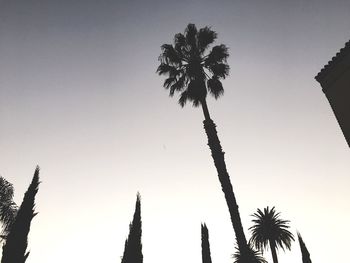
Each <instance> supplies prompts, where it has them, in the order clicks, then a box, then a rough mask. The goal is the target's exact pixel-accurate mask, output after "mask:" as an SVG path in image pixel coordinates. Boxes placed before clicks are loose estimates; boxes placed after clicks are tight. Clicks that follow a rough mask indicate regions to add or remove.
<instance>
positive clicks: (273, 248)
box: [269, 240, 278, 263]
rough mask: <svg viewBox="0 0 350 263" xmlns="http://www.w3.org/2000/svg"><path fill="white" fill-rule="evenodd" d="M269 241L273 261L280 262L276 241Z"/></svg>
mask: <svg viewBox="0 0 350 263" xmlns="http://www.w3.org/2000/svg"><path fill="white" fill-rule="evenodd" d="M269 243H270V249H271V254H272V260H273V263H278V259H277V252H276V245H275V241H273V240H270V241H269Z"/></svg>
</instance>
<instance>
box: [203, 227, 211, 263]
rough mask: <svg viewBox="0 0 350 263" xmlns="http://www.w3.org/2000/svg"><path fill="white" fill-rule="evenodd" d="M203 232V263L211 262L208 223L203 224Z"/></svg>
mask: <svg viewBox="0 0 350 263" xmlns="http://www.w3.org/2000/svg"><path fill="white" fill-rule="evenodd" d="M201 234H202V263H211V257H210V244H209V232H208V228H207V226H206V224H205V223H204V224H201Z"/></svg>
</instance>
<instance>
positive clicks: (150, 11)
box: [0, 0, 350, 263]
mask: <svg viewBox="0 0 350 263" xmlns="http://www.w3.org/2000/svg"><path fill="white" fill-rule="evenodd" d="M349 14H350V2H349V1H348V0H343V1H342V0H335V1H316V0H311V1H277V0H266V1H260V0H255V1H234V0H231V1H220V0H219V1H209V0H208V1H198V0H197V1H195V0H187V1H176V2H175V1H164V0H163V1H160V0H151V1H142V0H129V1H117V0H102V1H101V0H84V1H83V0H74V1H68V0H55V1H54V0H51V1H50V0H26V1H24V0H22V1H20V0H2V1H0V174H1V176H3V177H5V178H6V179H7V180H8V181H10V182H12V183H13V185H14V187H15V200H16V202H17V203H18V204H20V203H21V201H22V198H23V194H24V192H25V191H26V189H27V187H28V185H29V183H30V181H31V178H32V176H33V173H34V169H35V166H36V165H37V164H39V165H40V167H41V174H40V175H41V181H42V184H41V185H40V189H39V192H38V194H37V199H36V204H37V205H36V211H37V212H39V214H38V215H37V216H36V217H35V218H34V220H33V222H32V228H31V231H30V238H29V249H30V251H31V253H30V256H29V258H28V260H27V263H48V262H50V263H61V262H86V263H92V262H94V263H95V262H104V263H112V262H119V261H120V257H121V256H122V254H123V249H124V241H125V238H126V237H127V234H128V225H129V222H130V221H131V220H132V215H133V212H134V205H135V200H136V192H137V191H140V193H141V196H142V220H143V236H142V238H143V255H144V262H145V263H151V262H152V263H160V262H164V261H167V262H168V263H175V262H179V261H182V262H197V263H199V262H201V249H200V245H201V244H200V242H201V236H200V223H201V222H206V223H207V225H208V228H209V235H210V245H211V252H212V259H213V263H215V262H222V263H229V262H232V259H231V254H233V253H234V251H235V250H234V239H235V236H234V232H233V230H232V226H231V223H230V218H229V214H228V210H227V208H226V203H225V200H224V196H223V193H222V191H221V187H220V185H219V182H218V179H217V175H216V170H215V167H214V164H213V161H212V159H211V155H210V151H209V148H208V146H207V139H206V136H205V132H204V129H203V124H202V120H203V116H202V112H201V110H200V109H199V108H192V107H191V106H187V107H185V108H184V109H181V107H180V106H178V105H177V98H169V96H168V93H167V91H165V90H164V88H162V83H163V80H164V78H163V77H159V76H157V75H156V73H155V71H156V68H157V66H158V60H157V58H158V56H159V54H160V46H161V45H162V44H163V43H171V42H172V40H173V36H174V35H175V34H176V33H178V32H183V30H184V29H185V27H186V26H187V24H188V23H195V24H196V25H197V26H198V27H204V26H206V25H208V26H212V29H213V30H215V31H216V32H218V41H217V44H221V43H224V44H226V45H227V46H228V47H229V52H230V58H229V60H228V63H229V65H230V67H231V73H230V76H229V77H228V78H227V79H226V80H225V81H224V82H223V84H224V88H225V95H224V97H223V98H221V99H220V100H218V101H214V100H213V99H211V98H210V99H209V101H208V106H209V110H210V112H211V116H212V118H213V120H214V121H215V123H216V124H217V126H218V133H219V138H220V140H221V143H222V146H223V149H224V151H225V152H226V155H225V156H226V164H227V167H228V171H229V173H230V176H231V182H232V184H233V188H234V191H235V194H236V198H237V202H238V204H239V209H240V214H241V217H242V221H243V226H244V229H245V230H246V231H245V232H246V236H247V238H249V237H250V233H249V232H248V231H247V229H248V228H249V227H250V226H251V219H252V218H251V216H250V215H251V214H252V213H254V212H255V211H256V209H257V208H260V209H263V208H264V207H266V206H270V207H271V206H276V210H277V211H279V212H281V217H282V218H283V219H288V220H291V223H290V226H291V231H293V233H294V234H295V235H296V230H298V231H300V232H301V234H302V236H303V238H304V241H305V243H306V245H307V247H308V249H309V252H310V254H311V259H312V261H313V262H318V263H328V262H341V261H343V260H344V258H348V253H347V251H348V245H347V244H348V240H347V237H348V236H349V235H350V229H349V228H348V227H347V224H346V223H348V222H349V221H350V210H349V201H350V191H349V190H348V188H349V183H350V162H349V158H350V151H349V147H348V146H347V144H346V141H345V139H344V137H343V135H342V133H341V130H340V128H339V125H338V123H337V121H336V119H335V117H334V115H333V112H332V110H331V108H330V106H329V103H328V101H327V100H326V97H325V96H324V94H323V93H322V90H321V87H320V85H319V84H318V83H317V82H316V81H315V80H314V76H315V75H316V74H317V73H318V72H319V71H320V69H321V68H322V67H323V66H324V65H325V64H326V63H327V62H328V61H329V60H330V59H331V58H332V56H334V55H335V54H336V52H338V51H339V49H340V48H342V47H343V46H344V44H345V42H347V41H348V40H349V39H350V33H349V28H350V16H349ZM264 255H265V256H266V259H267V260H269V262H272V261H271V257H270V251H268V252H267V253H265V254H264ZM279 259H280V262H282V263H283V262H284V263H292V262H293V263H294V262H301V255H300V249H299V245H298V243H297V242H294V243H293V244H292V251H287V252H286V253H283V251H281V252H280V253H279Z"/></svg>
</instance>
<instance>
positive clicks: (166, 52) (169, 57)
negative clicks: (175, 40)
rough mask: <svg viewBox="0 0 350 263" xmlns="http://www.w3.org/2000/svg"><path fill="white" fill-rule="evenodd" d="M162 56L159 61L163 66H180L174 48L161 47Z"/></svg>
mask: <svg viewBox="0 0 350 263" xmlns="http://www.w3.org/2000/svg"><path fill="white" fill-rule="evenodd" d="M161 49H162V54H161V55H160V56H159V60H160V61H161V63H163V64H170V65H179V64H181V56H180V55H179V54H178V53H177V51H176V50H175V48H174V47H173V46H172V45H170V44H163V45H162V46H161Z"/></svg>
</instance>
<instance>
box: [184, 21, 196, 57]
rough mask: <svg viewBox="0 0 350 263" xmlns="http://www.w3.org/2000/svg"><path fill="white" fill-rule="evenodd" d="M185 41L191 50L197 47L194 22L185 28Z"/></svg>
mask: <svg viewBox="0 0 350 263" xmlns="http://www.w3.org/2000/svg"><path fill="white" fill-rule="evenodd" d="M185 37H186V43H187V44H188V45H190V46H191V49H192V50H191V51H195V50H196V49H197V27H196V25H195V24H188V25H187V27H186V29H185Z"/></svg>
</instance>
